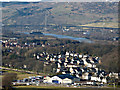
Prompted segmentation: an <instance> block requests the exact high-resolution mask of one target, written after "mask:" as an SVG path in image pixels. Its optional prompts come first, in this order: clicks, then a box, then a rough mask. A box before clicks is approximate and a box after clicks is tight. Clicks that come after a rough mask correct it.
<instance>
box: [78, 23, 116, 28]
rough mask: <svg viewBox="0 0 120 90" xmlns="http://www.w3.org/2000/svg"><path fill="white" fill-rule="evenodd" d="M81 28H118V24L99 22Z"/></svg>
mask: <svg viewBox="0 0 120 90" xmlns="http://www.w3.org/2000/svg"><path fill="white" fill-rule="evenodd" d="M80 26H90V27H109V28H118V23H117V22H97V23H89V24H84V25H80Z"/></svg>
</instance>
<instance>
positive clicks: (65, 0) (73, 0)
mask: <svg viewBox="0 0 120 90" xmlns="http://www.w3.org/2000/svg"><path fill="white" fill-rule="evenodd" d="M11 1H19V2H38V1H44V0H0V2H11ZM45 1H49V2H51V1H52V2H119V1H120V0H45Z"/></svg>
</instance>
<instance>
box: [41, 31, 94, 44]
mask: <svg viewBox="0 0 120 90" xmlns="http://www.w3.org/2000/svg"><path fill="white" fill-rule="evenodd" d="M43 34H44V35H46V36H54V37H56V38H66V39H71V40H76V41H79V42H87V43H93V41H91V40H89V39H86V38H77V37H72V36H66V35H56V34H51V33H43Z"/></svg>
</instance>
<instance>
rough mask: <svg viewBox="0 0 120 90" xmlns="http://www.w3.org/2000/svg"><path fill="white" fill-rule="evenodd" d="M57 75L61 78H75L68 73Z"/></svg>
mask: <svg viewBox="0 0 120 90" xmlns="http://www.w3.org/2000/svg"><path fill="white" fill-rule="evenodd" d="M58 77H59V78H61V79H65V78H69V79H74V78H77V77H75V76H72V75H69V74H62V75H58Z"/></svg>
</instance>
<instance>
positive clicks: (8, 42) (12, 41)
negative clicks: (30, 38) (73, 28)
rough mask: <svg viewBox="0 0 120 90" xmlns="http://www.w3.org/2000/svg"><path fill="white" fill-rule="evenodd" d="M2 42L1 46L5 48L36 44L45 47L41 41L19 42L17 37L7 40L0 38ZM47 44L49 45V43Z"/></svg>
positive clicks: (34, 45) (25, 46)
mask: <svg viewBox="0 0 120 90" xmlns="http://www.w3.org/2000/svg"><path fill="white" fill-rule="evenodd" d="M1 42H2V46H3V47H6V48H14V47H17V48H28V47H36V46H41V47H45V44H41V43H35V42H33V43H27V42H25V43H23V44H21V43H19V41H18V39H9V40H1ZM47 45H50V44H49V43H48V44H47Z"/></svg>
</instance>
